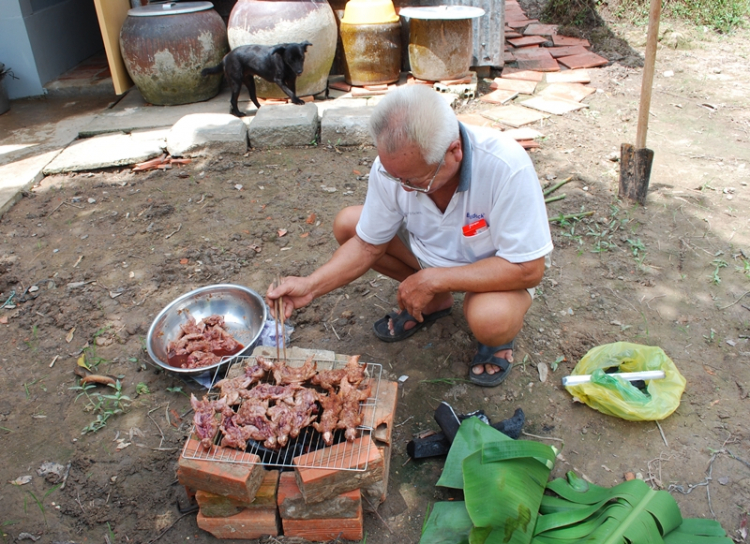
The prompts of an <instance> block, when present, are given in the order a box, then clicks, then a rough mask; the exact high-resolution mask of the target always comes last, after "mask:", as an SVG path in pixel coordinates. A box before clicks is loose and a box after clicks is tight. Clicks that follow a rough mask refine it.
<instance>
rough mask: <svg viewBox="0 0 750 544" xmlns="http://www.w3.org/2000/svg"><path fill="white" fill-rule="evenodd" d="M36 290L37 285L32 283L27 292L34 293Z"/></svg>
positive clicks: (37, 288)
mask: <svg viewBox="0 0 750 544" xmlns="http://www.w3.org/2000/svg"><path fill="white" fill-rule="evenodd" d="M37 291H39V287H37V286H36V285H32V286H31V287H29V293H36V292H37Z"/></svg>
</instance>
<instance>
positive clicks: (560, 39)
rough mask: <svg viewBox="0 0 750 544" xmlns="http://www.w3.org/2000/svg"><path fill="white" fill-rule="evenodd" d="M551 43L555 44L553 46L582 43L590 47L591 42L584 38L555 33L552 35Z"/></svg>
mask: <svg viewBox="0 0 750 544" xmlns="http://www.w3.org/2000/svg"><path fill="white" fill-rule="evenodd" d="M552 43H553V44H555V46H560V45H582V46H583V47H590V46H591V43H589V41H588V40H587V39H585V38H573V37H571V36H561V35H560V34H555V35H554V36H552Z"/></svg>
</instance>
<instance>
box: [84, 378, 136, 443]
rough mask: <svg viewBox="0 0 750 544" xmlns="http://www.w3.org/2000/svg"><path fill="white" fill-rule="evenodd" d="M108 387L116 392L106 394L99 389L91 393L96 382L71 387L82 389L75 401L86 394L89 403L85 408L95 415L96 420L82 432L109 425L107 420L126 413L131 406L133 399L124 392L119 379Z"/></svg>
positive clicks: (96, 429) (93, 430)
mask: <svg viewBox="0 0 750 544" xmlns="http://www.w3.org/2000/svg"><path fill="white" fill-rule="evenodd" d="M107 387H111V388H112V389H114V390H115V392H114V393H112V394H109V395H104V394H102V393H99V392H98V391H96V392H94V393H91V394H89V391H91V390H93V389H96V386H95V385H94V384H86V385H76V386H73V387H71V388H70V389H72V390H73V391H80V393H79V394H78V395H77V396H76V398H75V401H74V402H76V401H77V400H78V399H79V398H81V397H82V396H85V397H86V400H87V401H88V403H87V404H86V406H85V407H84V410H85V411H86V412H92V413H93V414H94V416H95V418H94V420H93V421H91V422H90V423H89V424H88V425H86V426H85V427H84V428H83V430H82V432H81V434H87V433H95V432H97V431H100V430H101V429H103V428H104V427H106V426H107V421H109V419H110V418H111V417H112V416H115V415H118V414H122V413H125V412H127V410H128V408H130V403H131V402H132V399H131V398H130V397H128V396H127V395H124V394H123V393H122V383H120V380H117V382H116V383H115V385H108V386H107Z"/></svg>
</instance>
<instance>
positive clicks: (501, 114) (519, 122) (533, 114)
mask: <svg viewBox="0 0 750 544" xmlns="http://www.w3.org/2000/svg"><path fill="white" fill-rule="evenodd" d="M482 115H483V116H484V117H487V118H488V119H492V120H493V121H498V122H499V123H502V124H504V125H508V126H510V127H514V128H518V127H521V126H523V125H528V124H529V123H534V122H536V121H541V120H542V119H546V118H547V117H549V115H545V114H544V113H542V112H539V111H536V110H532V109H529V108H524V107H523V106H515V105H512V104H511V105H510V106H499V107H497V108H493V109H491V110H487V111H483V112H482Z"/></svg>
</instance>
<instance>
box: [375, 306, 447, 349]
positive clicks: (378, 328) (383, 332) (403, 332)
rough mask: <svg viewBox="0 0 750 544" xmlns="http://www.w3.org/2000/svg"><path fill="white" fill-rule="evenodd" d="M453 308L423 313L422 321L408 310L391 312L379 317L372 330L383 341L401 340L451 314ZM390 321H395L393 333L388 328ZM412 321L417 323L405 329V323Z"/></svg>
mask: <svg viewBox="0 0 750 544" xmlns="http://www.w3.org/2000/svg"><path fill="white" fill-rule="evenodd" d="M452 309H453V308H446V309H445V310H438V311H437V312H432V313H431V314H422V319H423V321H422V322H421V323H420V322H419V321H417V319H416V318H415V317H414V316H412V315H411V314H409V312H407V311H406V310H402V311H401V312H391V313H389V314H388V315H386V316H385V317H383V318H381V319H378V320H377V321H376V322H375V324H374V325H373V326H372V330H373V332H374V333H375V336H377V337H378V338H379V339H380V340H382V341H383V342H400V341H401V340H406V339H407V338H409V337H410V336H411V335H413V334H414V333H416V332H417V331H418V330H420V329H421V328H423V327H424V326H425V325H427V324H429V323H432V322H433V321H437V320H438V319H440V318H441V317H445V316H446V315H448V314H450V313H451V310H452ZM389 321H393V334H391V330H390V329H389V328H388V322H389ZM410 321H411V322H413V323H415V325H414V326H413V327H412V328H411V329H405V328H404V325H406V324H407V323H408V322H410Z"/></svg>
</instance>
